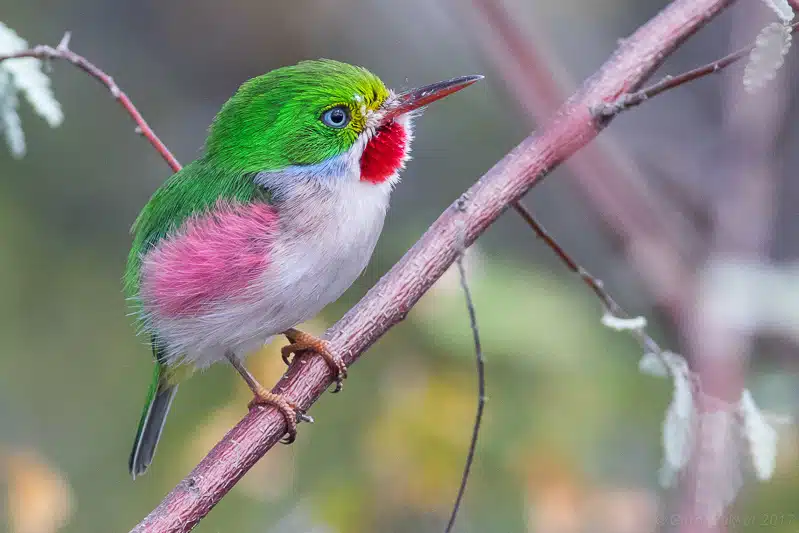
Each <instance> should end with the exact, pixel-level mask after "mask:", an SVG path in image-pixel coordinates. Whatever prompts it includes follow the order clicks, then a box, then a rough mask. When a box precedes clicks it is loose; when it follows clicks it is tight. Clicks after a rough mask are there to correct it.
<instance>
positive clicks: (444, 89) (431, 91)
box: [383, 75, 483, 122]
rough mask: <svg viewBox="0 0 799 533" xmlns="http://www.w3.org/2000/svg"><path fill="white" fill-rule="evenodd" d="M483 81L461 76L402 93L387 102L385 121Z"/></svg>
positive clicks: (473, 77) (478, 78) (474, 77)
mask: <svg viewBox="0 0 799 533" xmlns="http://www.w3.org/2000/svg"><path fill="white" fill-rule="evenodd" d="M482 79H483V76H480V75H474V76H461V77H460V78H452V79H451V80H447V81H440V82H438V83H433V84H430V85H425V86H424V87H419V88H418V89H411V90H410V91H405V92H404V93H400V94H398V95H397V96H395V97H394V98H392V99H391V100H389V101H388V102H386V104H385V114H384V115H383V121H384V122H388V121H390V120H393V119H395V118H396V117H398V116H400V115H404V114H405V113H408V112H409V111H413V110H414V109H419V108H420V107H424V106H426V105H427V104H430V103H432V102H435V101H436V100H441V99H442V98H444V97H445V96H449V95H450V94H452V93H455V92H458V91H460V90H461V89H465V88H466V87H468V86H469V85H471V84H472V83H474V82H476V81H480V80H482Z"/></svg>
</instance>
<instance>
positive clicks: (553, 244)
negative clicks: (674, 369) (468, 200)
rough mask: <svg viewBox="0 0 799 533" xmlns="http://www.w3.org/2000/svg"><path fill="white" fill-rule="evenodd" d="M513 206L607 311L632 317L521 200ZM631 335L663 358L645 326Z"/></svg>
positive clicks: (661, 350)
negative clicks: (573, 257) (567, 251)
mask: <svg viewBox="0 0 799 533" xmlns="http://www.w3.org/2000/svg"><path fill="white" fill-rule="evenodd" d="M511 205H512V206H513V208H514V209H515V210H516V212H517V213H519V215H520V216H521V217H522V218H523V219H524V221H525V222H527V224H528V225H529V226H530V227H531V228H532V229H533V231H534V232H535V233H536V235H538V238H540V239H541V240H542V241H544V243H545V244H546V245H547V246H549V248H550V249H552V251H553V252H555V255H557V256H558V258H559V259H560V260H561V261H562V262H563V264H565V265H566V267H567V268H568V269H569V270H571V271H572V272H574V273H575V274H577V275H578V276H580V279H582V280H583V282H584V283H585V284H586V285H588V287H589V288H590V289H591V290H592V291H593V293H594V294H595V295H596V296H597V298H599V301H600V302H602V307H603V309H604V311H605V313H607V314H609V315H611V316H613V317H618V318H625V319H629V318H631V317H632V315H630V314H629V313H628V312H627V311H625V310H624V309H623V308H622V307H621V306H620V305H619V304H618V303H617V302H616V300H614V299H613V297H612V296H611V295H610V293H608V291H606V290H605V287H604V284H603V283H602V280H600V279H598V278H596V277H594V276H593V275H591V273H589V272H588V271H587V270H586V269H584V268H583V267H581V266H580V265H579V264H578V263H577V261H575V260H574V259H572V257H571V256H570V255H569V254H568V253H566V250H564V249H563V247H562V246H561V245H560V244H558V242H557V241H556V240H555V238H554V237H552V236H551V235H550V234H549V232H547V230H546V229H544V226H542V225H541V224H540V223H539V222H538V221H537V220H536V219H535V217H533V214H532V213H530V211H528V210H527V208H526V207H524V206H523V205H522V204H520V203H519V202H513V203H512V204H511ZM629 332H630V335H632V336H633V337H634V338H635V339H636V340H637V341H638V343H639V344H640V345H641V347H642V348H643V349H644V353H652V354H655V355H656V356H658V357H659V358H660V359H663V353H664V352H663V349H661V347H660V345H658V343H657V342H655V339H653V338H652V337H650V336H649V334H648V333H647V332H646V331H645V329H644V328H631V329H630V330H629Z"/></svg>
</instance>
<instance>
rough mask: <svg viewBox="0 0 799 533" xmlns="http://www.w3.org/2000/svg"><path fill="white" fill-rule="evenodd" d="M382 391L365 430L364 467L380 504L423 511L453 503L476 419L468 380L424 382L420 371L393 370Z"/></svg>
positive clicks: (455, 379) (461, 377) (450, 379)
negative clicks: (377, 410) (375, 412)
mask: <svg viewBox="0 0 799 533" xmlns="http://www.w3.org/2000/svg"><path fill="white" fill-rule="evenodd" d="M388 375H389V376H415V377H414V378H413V379H412V380H410V379H400V380H397V381H394V382H393V383H392V384H390V385H389V386H387V387H384V390H385V391H387V394H386V397H384V398H383V400H382V405H383V411H384V412H383V413H381V414H379V415H378V416H377V417H376V418H375V420H374V423H373V424H371V425H370V426H368V427H367V428H366V433H365V436H364V443H363V448H364V450H365V453H364V456H365V458H364V460H365V463H366V465H367V466H366V467H367V468H368V469H369V471H370V473H371V474H372V475H373V476H374V478H375V480H376V482H377V483H376V485H378V486H379V487H380V488H379V493H380V496H381V500H383V499H384V500H386V501H390V502H392V504H394V505H398V506H408V507H412V508H414V509H417V510H421V511H428V510H438V509H442V508H445V507H446V505H449V504H451V503H452V498H453V495H454V493H455V490H456V488H457V483H458V480H459V479H460V476H461V471H462V469H463V462H464V460H465V458H466V451H467V446H468V443H469V436H470V434H471V427H472V423H473V419H474V411H475V401H476V400H475V394H474V383H473V381H474V378H473V377H472V376H466V375H461V376H452V377H450V378H448V379H446V380H442V379H438V380H429V379H426V378H425V377H424V376H425V373H424V369H422V368H416V369H414V371H413V372H408V371H403V370H401V369H397V371H396V372H394V371H393V370H392V371H390V372H388Z"/></svg>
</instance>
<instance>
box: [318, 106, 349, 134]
mask: <svg viewBox="0 0 799 533" xmlns="http://www.w3.org/2000/svg"><path fill="white" fill-rule="evenodd" d="M321 120H322V123H323V124H324V125H325V126H330V127H331V128H336V129H341V128H343V127H345V126H346V125H347V124H349V123H350V110H349V108H347V107H346V106H341V105H340V106H337V107H334V108H331V109H328V110H327V111H325V112H324V113H322V118H321Z"/></svg>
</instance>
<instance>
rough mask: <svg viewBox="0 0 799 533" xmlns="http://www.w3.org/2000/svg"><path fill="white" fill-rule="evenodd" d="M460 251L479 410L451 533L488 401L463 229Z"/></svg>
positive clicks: (449, 526)
mask: <svg viewBox="0 0 799 533" xmlns="http://www.w3.org/2000/svg"><path fill="white" fill-rule="evenodd" d="M456 209H459V210H464V209H465V204H464V201H463V198H461V200H459V201H458V203H457V204H456ZM458 246H459V253H458V258H457V259H456V260H455V264H456V265H457V267H458V276H459V277H460V283H461V288H462V289H463V296H464V297H465V298H466V309H467V311H468V312H469V325H470V326H471V328H472V338H473V339H474V354H475V361H476V364H477V412H476V413H475V415H474V425H473V426H472V439H471V441H470V442H469V452H468V453H467V455H466V464H465V465H464V467H463V475H462V476H461V484H460V487H459V488H458V496H457V497H456V498H455V503H454V504H453V506H452V514H451V515H450V517H449V522H447V527H446V529H445V530H444V533H450V532H451V531H452V529H453V528H454V527H455V519H456V518H457V516H458V510H459V509H460V507H461V502H463V496H464V494H466V484H467V483H468V481H469V473H470V472H471V469H472V464H474V456H475V454H476V453H477V438H478V437H479V436H480V427H481V424H482V421H483V411H484V410H485V403H486V378H485V360H484V359H483V347H482V345H481V344H480V330H479V328H478V327H477V312H476V311H475V308H474V302H473V301H472V292H471V290H470V289H469V282H468V280H467V278H466V268H464V265H463V256H464V254H465V253H466V244H465V238H464V235H463V231H461V235H460V237H459V239H458Z"/></svg>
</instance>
